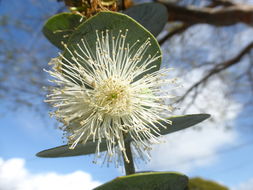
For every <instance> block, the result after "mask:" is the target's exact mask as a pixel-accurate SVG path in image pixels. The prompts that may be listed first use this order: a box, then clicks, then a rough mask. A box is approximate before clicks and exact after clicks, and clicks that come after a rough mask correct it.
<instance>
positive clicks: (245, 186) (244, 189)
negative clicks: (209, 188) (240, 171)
mask: <svg viewBox="0 0 253 190" xmlns="http://www.w3.org/2000/svg"><path fill="white" fill-rule="evenodd" d="M252 187H253V178H252V179H250V180H248V181H246V182H243V183H241V184H240V185H238V186H236V187H233V188H231V190H252Z"/></svg>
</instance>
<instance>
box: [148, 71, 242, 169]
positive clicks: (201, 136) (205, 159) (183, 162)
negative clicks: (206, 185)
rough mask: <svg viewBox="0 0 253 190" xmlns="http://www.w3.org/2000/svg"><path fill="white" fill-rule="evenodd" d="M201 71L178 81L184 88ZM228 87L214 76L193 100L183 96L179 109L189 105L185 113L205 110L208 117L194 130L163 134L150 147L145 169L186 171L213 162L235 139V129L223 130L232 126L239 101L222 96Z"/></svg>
mask: <svg viewBox="0 0 253 190" xmlns="http://www.w3.org/2000/svg"><path fill="white" fill-rule="evenodd" d="M203 71H204V70H203V69H197V70H194V71H192V72H189V73H188V75H186V76H184V80H185V82H182V83H183V84H184V86H185V87H186V89H187V87H189V86H191V84H193V83H194V81H196V80H198V78H200V77H201V76H202V75H203ZM228 88H229V87H228V86H227V85H225V84H224V83H223V82H222V79H220V78H218V77H214V78H212V80H211V81H210V82H209V83H208V85H206V86H205V87H204V88H203V89H202V91H200V92H199V95H198V98H197V99H196V100H195V102H194V103H192V104H190V101H191V99H189V98H188V99H186V100H185V101H184V103H183V104H181V106H180V107H181V109H184V106H186V105H190V106H189V108H188V110H187V113H201V112H202V113H203V112H204V113H209V114H211V115H212V117H211V119H209V120H208V121H205V122H203V123H201V124H199V125H197V127H198V128H197V129H198V130H196V128H195V129H187V130H184V131H181V132H178V133H174V134H170V135H167V136H166V137H165V140H166V143H164V144H160V145H157V146H154V149H153V150H152V151H151V154H152V160H151V162H150V163H149V164H148V165H147V169H149V170H176V171H181V172H189V171H191V170H194V169H196V168H198V167H202V166H207V165H210V164H213V163H214V162H215V161H217V160H218V156H217V152H218V151H219V150H220V149H222V147H224V146H225V145H228V144H233V143H235V142H236V140H237V132H236V131H235V130H227V127H231V126H233V125H234V122H235V120H236V118H237V116H238V114H239V113H240V112H241V104H240V103H238V102H236V101H235V100H233V99H231V98H228V97H226V92H227V90H228ZM180 90H182V89H180ZM178 114H180V112H178Z"/></svg>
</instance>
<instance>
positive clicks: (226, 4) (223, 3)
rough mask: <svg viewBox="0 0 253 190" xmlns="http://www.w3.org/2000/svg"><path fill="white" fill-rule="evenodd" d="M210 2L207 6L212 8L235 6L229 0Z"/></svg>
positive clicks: (213, 0)
mask: <svg viewBox="0 0 253 190" xmlns="http://www.w3.org/2000/svg"><path fill="white" fill-rule="evenodd" d="M211 1H212V3H211V4H210V5H209V6H208V7H209V8H214V7H217V6H224V7H230V6H235V5H236V4H235V3H234V2H232V1H229V0H211Z"/></svg>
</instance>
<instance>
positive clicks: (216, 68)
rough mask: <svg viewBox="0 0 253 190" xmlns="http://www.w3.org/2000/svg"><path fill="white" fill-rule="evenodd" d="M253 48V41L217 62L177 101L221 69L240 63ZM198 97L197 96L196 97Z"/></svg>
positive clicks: (181, 99)
mask: <svg viewBox="0 0 253 190" xmlns="http://www.w3.org/2000/svg"><path fill="white" fill-rule="evenodd" d="M252 48H253V42H251V43H250V44H248V45H247V46H246V47H245V48H244V49H243V50H241V52H240V53H239V54H238V55H236V56H235V57H233V58H232V59H230V60H228V61H225V62H222V63H219V64H216V65H215V66H214V68H213V69H212V70H210V71H209V72H208V73H207V74H206V75H205V76H204V77H203V78H201V79H200V80H199V81H198V82H196V83H195V84H193V85H192V86H191V87H190V88H189V89H188V90H187V91H186V92H185V93H184V95H183V96H181V97H180V99H178V100H177V102H180V101H183V100H184V99H185V98H186V96H187V95H188V94H189V93H190V92H192V91H193V90H196V89H197V88H198V87H199V86H200V85H201V84H204V83H206V82H207V81H208V80H209V78H210V77H212V76H213V75H215V74H218V73H220V72H221V71H223V70H225V69H227V68H229V67H231V66H233V65H235V64H237V63H239V61H240V60H241V59H242V57H243V56H244V55H246V54H247V53H249V52H250V50H251V49H252ZM195 98H196V97H195Z"/></svg>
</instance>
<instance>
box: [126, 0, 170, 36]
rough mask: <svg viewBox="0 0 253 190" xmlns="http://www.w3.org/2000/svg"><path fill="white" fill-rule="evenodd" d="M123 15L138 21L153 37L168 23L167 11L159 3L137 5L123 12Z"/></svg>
mask: <svg viewBox="0 0 253 190" xmlns="http://www.w3.org/2000/svg"><path fill="white" fill-rule="evenodd" d="M124 13H125V14H127V15H128V16H130V17H132V18H133V19H135V20H136V21H138V22H139V23H140V24H141V25H142V26H144V27H145V28H146V29H148V30H149V31H150V32H151V33H152V34H153V35H154V36H157V35H158V34H159V33H160V32H161V31H162V30H163V28H164V26H165V24H166V23H167V21H168V12H167V9H166V7H165V6H164V5H162V4H160V3H144V4H139V5H136V6H133V7H131V8H129V9H127V10H125V11H124Z"/></svg>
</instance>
